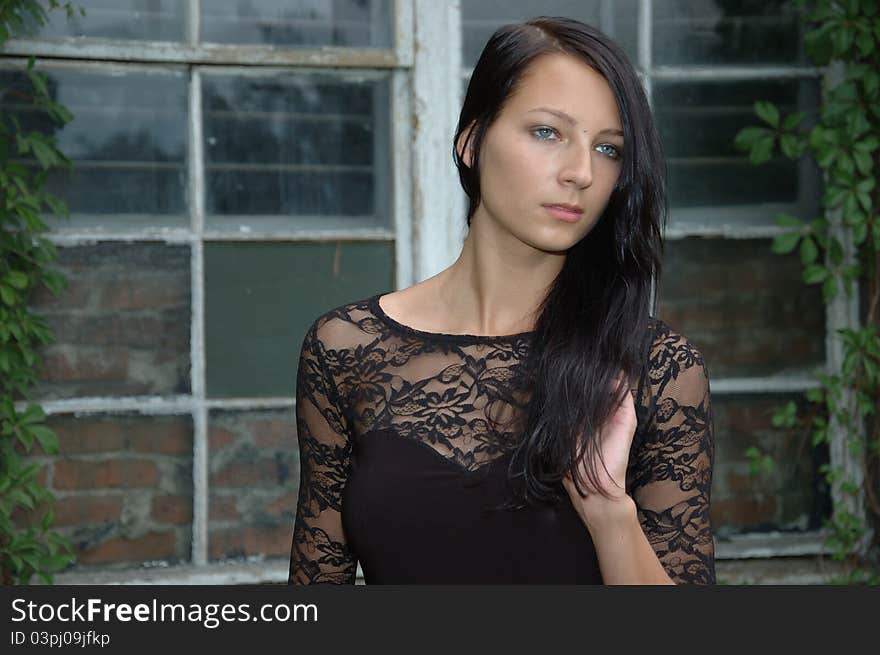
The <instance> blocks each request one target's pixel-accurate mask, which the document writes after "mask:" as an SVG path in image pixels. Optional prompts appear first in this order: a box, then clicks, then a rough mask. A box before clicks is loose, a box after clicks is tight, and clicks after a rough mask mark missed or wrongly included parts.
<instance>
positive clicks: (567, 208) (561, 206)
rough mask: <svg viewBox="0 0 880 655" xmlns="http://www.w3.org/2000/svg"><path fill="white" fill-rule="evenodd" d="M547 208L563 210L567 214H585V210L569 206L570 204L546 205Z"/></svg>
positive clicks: (576, 206)
mask: <svg viewBox="0 0 880 655" xmlns="http://www.w3.org/2000/svg"><path fill="white" fill-rule="evenodd" d="M544 206H545V207H554V208H557V209H562V210H564V211H567V212H571V213H572V214H583V213H584V209H583V207H580V206H578V205H569V204H568V203H554V204H551V205H544Z"/></svg>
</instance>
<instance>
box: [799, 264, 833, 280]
mask: <svg viewBox="0 0 880 655" xmlns="http://www.w3.org/2000/svg"><path fill="white" fill-rule="evenodd" d="M802 277H803V280H804V282H806V283H807V284H817V283H819V282H822V281H823V280H825V279H826V278H827V277H828V269H827V268H825V267H824V266H822V265H821V264H810V265H809V266H807V267H806V268H805V269H804V272H803V275H802Z"/></svg>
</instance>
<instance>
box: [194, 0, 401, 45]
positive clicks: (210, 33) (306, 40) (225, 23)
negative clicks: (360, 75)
mask: <svg viewBox="0 0 880 655" xmlns="http://www.w3.org/2000/svg"><path fill="white" fill-rule="evenodd" d="M201 7H202V40H203V41H212V42H215V43H260V44H266V45H285V46H311V47H313V46H349V47H351V46H355V47H377V48H390V47H391V45H392V44H391V9H390V3H389V0H301V1H300V2H284V1H282V0H250V1H249V2H240V0H211V2H202V4H201Z"/></svg>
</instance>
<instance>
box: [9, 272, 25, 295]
mask: <svg viewBox="0 0 880 655" xmlns="http://www.w3.org/2000/svg"><path fill="white" fill-rule="evenodd" d="M5 281H6V282H7V283H8V284H9V285H10V286H11V287H13V288H15V289H19V290H21V289H24V288H26V287H27V283H28V278H27V275H25V274H24V273H22V272H21V271H9V273H7V274H6V278H5Z"/></svg>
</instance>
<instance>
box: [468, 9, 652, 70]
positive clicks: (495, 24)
mask: <svg viewBox="0 0 880 655" xmlns="http://www.w3.org/2000/svg"><path fill="white" fill-rule="evenodd" d="M636 7H637V0H616V1H615V2H609V1H608V0H548V1H547V2H536V1H535V0H514V1H511V2H507V1H504V2H502V1H501V0H490V1H488V2H483V1H482V0H462V2H461V29H462V66H464V68H465V69H467V70H471V69H473V67H474V65H475V64H476V63H477V59H479V57H480V53H481V52H482V51H483V47H484V46H485V45H486V42H487V41H488V40H489V37H491V36H492V33H493V32H494V31H495V30H497V29H498V28H499V27H501V26H502V25H505V24H507V23H518V22H521V21H525V20H528V19H529V18H533V17H536V16H565V17H568V18H574V19H577V20H579V21H582V22H584V23H587V24H588V25H592V26H594V27H597V28H599V29H600V30H602V31H603V32H604V33H605V34H607V35H608V36H610V37H611V38H612V39H614V40H615V41H616V42H617V43H618V45H620V46H621V47H622V48H623V49H624V51H625V52H626V54H627V55H628V56H629V58H630V59H631V60H632V62H633V63H635V62H636V57H637V55H636V53H637V49H636V16H637V12H636Z"/></svg>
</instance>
